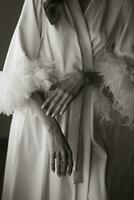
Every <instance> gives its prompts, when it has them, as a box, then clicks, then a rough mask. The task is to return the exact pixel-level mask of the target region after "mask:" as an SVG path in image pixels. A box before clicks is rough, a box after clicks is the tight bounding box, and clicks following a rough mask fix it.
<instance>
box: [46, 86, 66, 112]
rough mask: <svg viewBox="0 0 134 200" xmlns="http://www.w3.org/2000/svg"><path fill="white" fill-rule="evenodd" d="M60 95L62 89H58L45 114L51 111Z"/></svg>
mask: <svg viewBox="0 0 134 200" xmlns="http://www.w3.org/2000/svg"><path fill="white" fill-rule="evenodd" d="M62 95H63V91H61V90H60V91H59V93H58V94H57V96H55V98H54V99H53V100H52V103H51V104H50V105H49V107H48V109H47V111H46V115H49V114H51V113H52V111H53V109H54V107H55V106H56V104H57V103H58V101H59V99H61V97H62Z"/></svg>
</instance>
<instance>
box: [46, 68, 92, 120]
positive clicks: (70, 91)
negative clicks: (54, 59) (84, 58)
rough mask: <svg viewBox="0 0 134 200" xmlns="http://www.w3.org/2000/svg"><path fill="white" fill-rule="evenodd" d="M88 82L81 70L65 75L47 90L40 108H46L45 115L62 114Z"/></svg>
mask: <svg viewBox="0 0 134 200" xmlns="http://www.w3.org/2000/svg"><path fill="white" fill-rule="evenodd" d="M88 83H89V79H87V78H86V76H85V75H84V73H83V72H80V71H77V72H74V73H71V74H68V75H66V76H65V77H64V79H62V80H60V82H58V84H57V85H56V86H55V87H53V88H51V89H50V90H49V91H48V93H47V98H46V100H45V102H44V104H43V105H42V108H45V109H46V110H47V111H46V115H51V116H52V117H55V116H56V115H57V114H60V115H62V114H63V113H64V112H65V111H66V109H67V108H68V106H69V105H70V103H71V102H72V101H73V100H74V99H75V98H76V97H77V96H78V95H79V94H80V92H81V90H82V89H83V88H84V86H85V85H86V84H88Z"/></svg>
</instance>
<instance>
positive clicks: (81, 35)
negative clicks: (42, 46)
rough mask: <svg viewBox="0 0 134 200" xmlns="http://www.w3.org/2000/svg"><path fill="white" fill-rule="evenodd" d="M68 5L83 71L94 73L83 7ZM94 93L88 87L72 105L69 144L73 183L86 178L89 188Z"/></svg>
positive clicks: (73, 3) (75, 2)
mask: <svg viewBox="0 0 134 200" xmlns="http://www.w3.org/2000/svg"><path fill="white" fill-rule="evenodd" d="M67 5H68V7H69V10H70V13H71V15H72V18H73V21H74V25H75V28H76V31H77V36H78V40H79V45H80V50H81V56H82V65H83V71H85V72H90V71H93V54H92V45H91V39H90V35H89V30H88V27H87V24H86V20H85V18H84V15H83V13H82V10H81V7H80V5H79V3H78V0H73V1H72V0H68V1H67ZM93 93H94V91H93V90H92V88H91V87H89V86H87V87H86V88H85V89H84V90H83V92H82V93H81V96H79V97H78V98H77V100H76V101H75V102H74V103H73V104H72V105H71V109H70V113H71V114H70V121H71V122H70V127H74V128H73V130H74V132H72V128H71V133H70V134H69V143H70V145H71V148H72V151H73V154H74V161H75V165H74V174H73V175H74V176H73V182H74V183H80V182H83V178H84V182H87V187H88V182H89V175H87V177H83V170H85V169H84V168H83V167H84V165H83V158H84V156H85V155H86V154H87V156H86V161H85V162H86V165H87V167H86V170H88V171H89V170H90V154H91V137H92V136H93V110H94V105H93V102H94V101H93V98H94V95H93ZM72 135H73V136H72ZM85 143H87V144H85ZM84 145H87V149H88V150H87V151H88V152H84ZM83 152H84V153H83ZM87 158H88V159H87ZM87 173H88V172H87Z"/></svg>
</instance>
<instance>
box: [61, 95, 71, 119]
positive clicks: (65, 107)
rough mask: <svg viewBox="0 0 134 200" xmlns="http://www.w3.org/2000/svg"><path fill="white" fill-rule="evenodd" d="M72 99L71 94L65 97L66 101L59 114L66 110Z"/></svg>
mask: <svg viewBox="0 0 134 200" xmlns="http://www.w3.org/2000/svg"><path fill="white" fill-rule="evenodd" d="M72 100H73V96H72V95H71V96H70V97H69V98H68V99H67V101H66V103H65V104H64V106H63V108H62V110H61V111H60V115H63V113H64V112H65V111H66V110H67V108H68V106H69V105H70V103H71V102H72Z"/></svg>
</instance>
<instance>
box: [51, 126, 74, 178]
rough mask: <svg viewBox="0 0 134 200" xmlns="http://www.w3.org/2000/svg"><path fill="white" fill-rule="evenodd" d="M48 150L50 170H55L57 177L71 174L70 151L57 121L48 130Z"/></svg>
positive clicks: (71, 160) (71, 158)
mask: <svg viewBox="0 0 134 200" xmlns="http://www.w3.org/2000/svg"><path fill="white" fill-rule="evenodd" d="M49 133H50V134H49V142H48V145H49V152H50V164H51V170H52V171H53V172H57V175H58V176H59V177H62V176H65V175H66V174H68V175H69V176H71V174H72V169H73V156H72V151H71V149H70V146H69V144H68V142H67V141H66V138H65V136H64V135H63V133H62V130H61V128H60V127H59V125H58V123H55V124H54V127H53V128H52V127H51V128H50V130H49Z"/></svg>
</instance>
